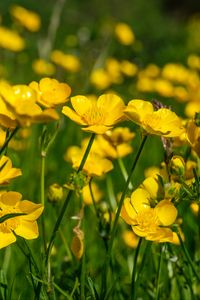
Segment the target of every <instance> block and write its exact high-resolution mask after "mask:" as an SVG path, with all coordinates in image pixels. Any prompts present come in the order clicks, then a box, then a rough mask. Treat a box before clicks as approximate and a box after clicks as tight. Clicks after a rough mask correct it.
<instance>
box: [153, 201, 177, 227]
mask: <svg viewBox="0 0 200 300" xmlns="http://www.w3.org/2000/svg"><path fill="white" fill-rule="evenodd" d="M155 210H156V213H157V216H158V218H159V221H160V223H161V225H163V226H169V225H172V224H173V223H174V222H175V220H176V217H177V214H178V212H177V209H176V207H175V206H174V205H173V204H172V203H171V201H170V200H162V201H160V202H159V203H158V204H157V205H156V207H155Z"/></svg>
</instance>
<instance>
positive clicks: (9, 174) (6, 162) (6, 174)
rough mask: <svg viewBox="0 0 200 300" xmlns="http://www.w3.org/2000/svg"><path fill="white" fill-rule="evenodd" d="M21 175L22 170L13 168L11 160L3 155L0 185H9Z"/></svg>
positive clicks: (0, 167) (0, 164)
mask: <svg viewBox="0 0 200 300" xmlns="http://www.w3.org/2000/svg"><path fill="white" fill-rule="evenodd" d="M20 175H22V172H21V170H20V169H16V168H13V167H12V161H11V159H10V158H9V157H7V156H5V155H3V156H2V157H1V158H0V185H3V184H8V183H9V182H10V180H11V179H13V178H16V177H18V176H20Z"/></svg>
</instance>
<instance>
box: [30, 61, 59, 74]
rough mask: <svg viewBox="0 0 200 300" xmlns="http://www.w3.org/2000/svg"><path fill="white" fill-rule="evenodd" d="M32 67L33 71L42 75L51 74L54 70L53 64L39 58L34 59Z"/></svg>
mask: <svg viewBox="0 0 200 300" xmlns="http://www.w3.org/2000/svg"><path fill="white" fill-rule="evenodd" d="M32 67H33V70H34V72H35V73H37V74H39V75H44V76H45V75H46V76H52V75H53V74H54V73H55V71H56V70H55V67H54V65H53V64H51V63H49V62H47V61H45V60H44V59H41V58H38V59H36V60H34V61H33V63H32Z"/></svg>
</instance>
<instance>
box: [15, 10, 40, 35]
mask: <svg viewBox="0 0 200 300" xmlns="http://www.w3.org/2000/svg"><path fill="white" fill-rule="evenodd" d="M10 13H11V15H12V16H13V17H14V18H15V19H16V20H17V21H18V22H19V23H20V24H21V25H22V26H24V27H25V28H26V29H28V30H30V31H32V32H35V31H38V30H39V29H40V27H41V19H40V16H39V15H38V14H37V13H35V12H33V11H30V10H28V9H26V8H24V7H22V6H19V5H13V6H12V7H11V9H10Z"/></svg>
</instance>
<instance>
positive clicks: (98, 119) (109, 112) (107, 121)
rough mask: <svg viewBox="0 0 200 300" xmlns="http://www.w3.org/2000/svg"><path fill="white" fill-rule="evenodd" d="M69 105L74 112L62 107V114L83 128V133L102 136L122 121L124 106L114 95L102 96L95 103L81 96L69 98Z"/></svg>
mask: <svg viewBox="0 0 200 300" xmlns="http://www.w3.org/2000/svg"><path fill="white" fill-rule="evenodd" d="M71 103H72V106H73V108H74V110H75V111H74V110H72V109H71V108H69V107H67V106H64V107H63V110H62V112H63V114H64V115H66V116H67V117H69V118H70V119H71V120H73V121H74V122H76V123H78V124H80V125H82V126H85V127H83V128H82V129H83V130H84V131H90V132H94V133H98V134H103V133H105V132H106V131H107V130H108V129H110V128H112V127H113V126H114V125H115V124H116V123H118V122H119V121H121V120H122V119H123V110H124V108H125V105H124V102H123V100H122V99H121V98H120V97H119V96H117V95H115V94H103V95H101V96H100V97H99V98H98V99H97V101H95V100H94V101H93V100H91V99H89V98H87V97H85V96H81V95H80V96H75V97H72V98H71Z"/></svg>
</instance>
